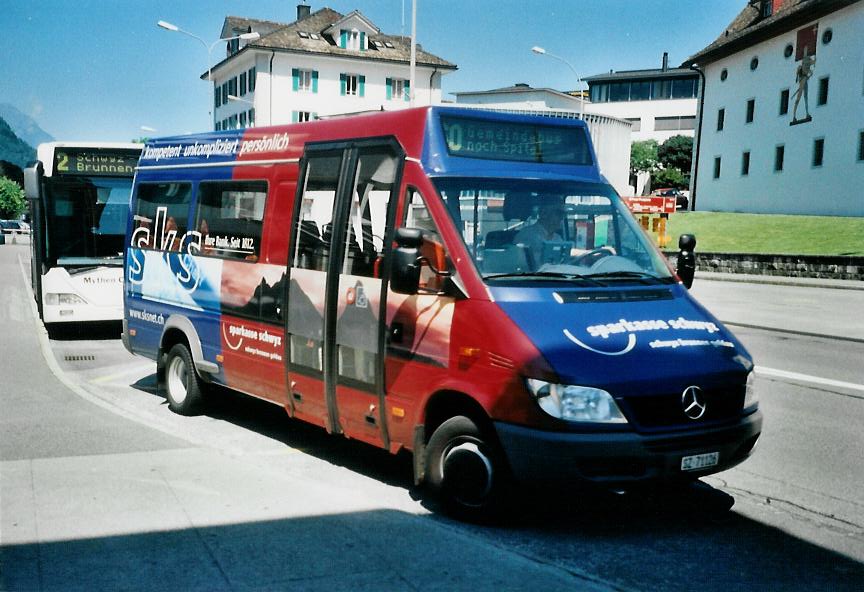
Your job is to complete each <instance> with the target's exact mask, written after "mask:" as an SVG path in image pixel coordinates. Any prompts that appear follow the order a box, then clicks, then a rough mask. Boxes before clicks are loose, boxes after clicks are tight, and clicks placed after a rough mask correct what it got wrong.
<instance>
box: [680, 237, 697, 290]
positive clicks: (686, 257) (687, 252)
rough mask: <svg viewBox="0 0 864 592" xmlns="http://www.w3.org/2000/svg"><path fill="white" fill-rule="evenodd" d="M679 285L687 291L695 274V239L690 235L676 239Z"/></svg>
mask: <svg viewBox="0 0 864 592" xmlns="http://www.w3.org/2000/svg"><path fill="white" fill-rule="evenodd" d="M676 273H677V274H678V277H679V278H681V283H683V284H684V286H685V287H686V288H687V289H688V290H689V289H690V287H691V286H692V285H693V276H694V275H695V274H696V237H695V236H693V235H692V234H682V235H681V236H680V237H678V269H677V270H676Z"/></svg>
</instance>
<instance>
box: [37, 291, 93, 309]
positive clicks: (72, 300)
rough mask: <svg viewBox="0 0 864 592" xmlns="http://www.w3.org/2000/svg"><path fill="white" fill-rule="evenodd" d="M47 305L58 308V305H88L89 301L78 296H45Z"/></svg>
mask: <svg viewBox="0 0 864 592" xmlns="http://www.w3.org/2000/svg"><path fill="white" fill-rule="evenodd" d="M45 304H50V305H54V306H57V305H58V304H87V301H86V300H84V299H83V298H81V297H80V296H78V295H77V294H56V293H49V294H45Z"/></svg>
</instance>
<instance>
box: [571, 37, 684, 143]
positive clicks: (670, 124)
mask: <svg viewBox="0 0 864 592" xmlns="http://www.w3.org/2000/svg"><path fill="white" fill-rule="evenodd" d="M668 60H669V58H668V54H665V53H664V54H663V62H662V65H661V67H660V68H659V69H652V70H622V71H619V72H613V71H610V72H609V73H608V74H598V75H596V76H588V77H586V78H583V80H584V81H585V82H587V83H588V93H589V96H590V98H591V102H590V103H588V104H587V105H588V106H587V110H588V111H589V112H591V113H602V114H604V115H611V116H612V117H618V118H619V119H626V120H627V121H630V122H631V123H632V124H633V128H632V136H631V139H632V140H633V141H634V142H636V141H642V140H656V141H657V143H658V144H662V143H663V142H665V141H666V140H668V139H669V138H671V137H672V136H677V135H683V136H690V137H692V136H693V135H694V130H695V128H696V111H697V109H698V105H697V97H698V93H699V74H698V73H697V72H695V71H693V70H690V69H689V68H670V67H669V61H668Z"/></svg>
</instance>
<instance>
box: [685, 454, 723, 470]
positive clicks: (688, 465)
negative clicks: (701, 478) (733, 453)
mask: <svg viewBox="0 0 864 592" xmlns="http://www.w3.org/2000/svg"><path fill="white" fill-rule="evenodd" d="M719 461H720V453H719V452H708V453H707V454H694V455H693V456H685V457H684V458H682V459H681V470H682V471H697V470H699V469H704V468H705V467H713V466H714V465H716V464H717V463H718V462H719Z"/></svg>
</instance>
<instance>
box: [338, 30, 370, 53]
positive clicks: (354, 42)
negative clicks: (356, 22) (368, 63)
mask: <svg viewBox="0 0 864 592" xmlns="http://www.w3.org/2000/svg"><path fill="white" fill-rule="evenodd" d="M339 47H341V48H342V49H353V50H354V51H365V50H366V33H364V32H363V31H358V30H357V29H351V30H348V29H342V31H341V32H340V36H339Z"/></svg>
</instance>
